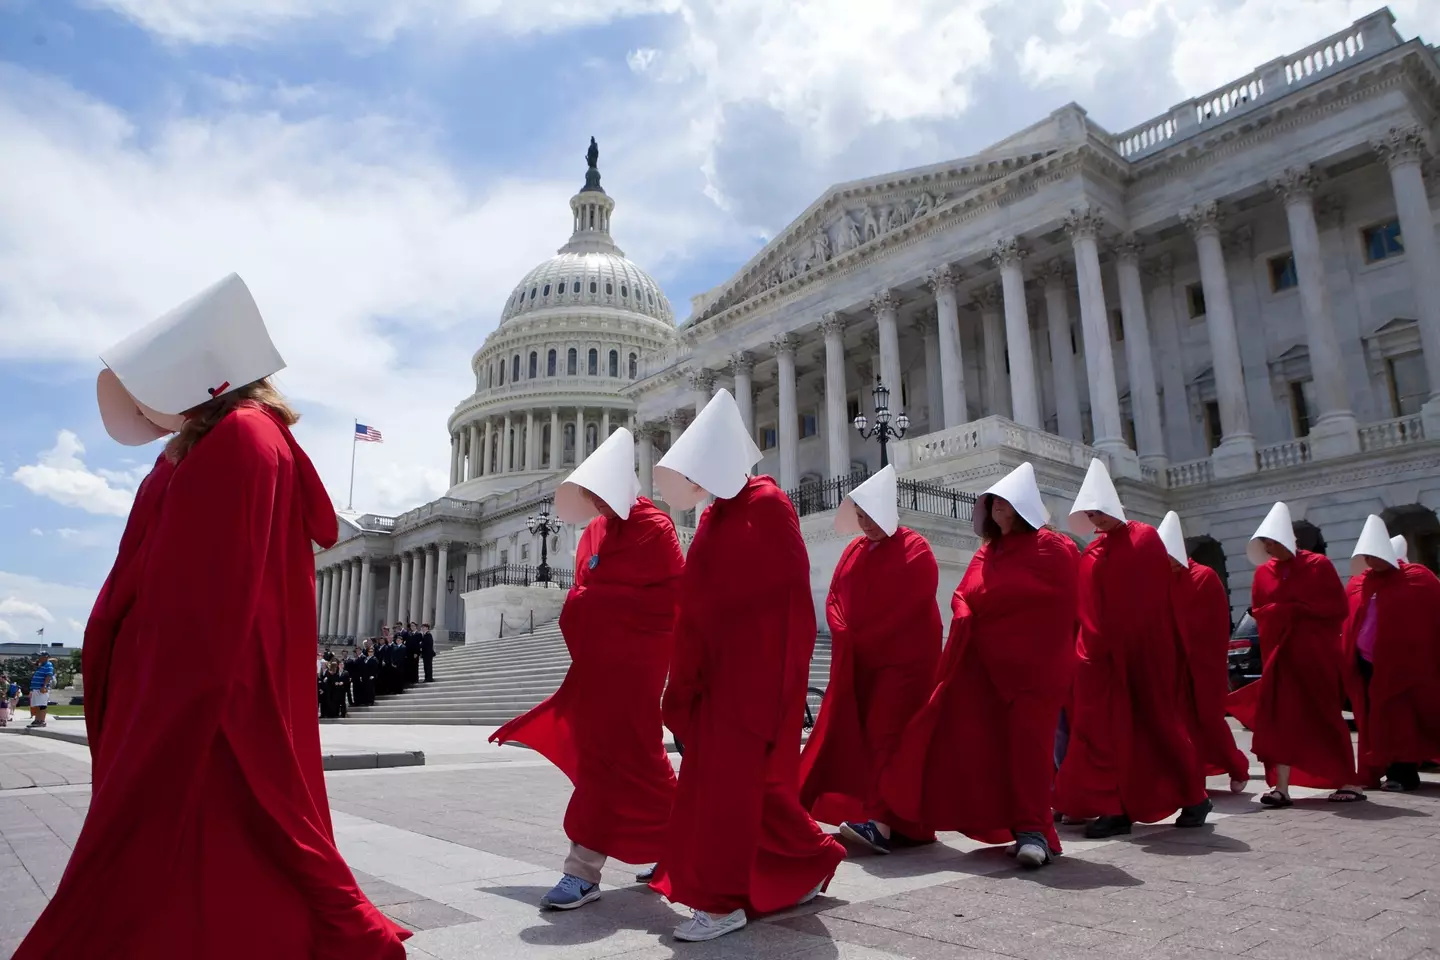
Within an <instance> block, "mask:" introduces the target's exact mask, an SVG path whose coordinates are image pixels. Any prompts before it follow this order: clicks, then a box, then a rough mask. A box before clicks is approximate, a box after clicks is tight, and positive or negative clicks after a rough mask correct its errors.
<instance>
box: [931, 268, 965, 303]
mask: <svg viewBox="0 0 1440 960" xmlns="http://www.w3.org/2000/svg"><path fill="white" fill-rule="evenodd" d="M959 281H960V271H959V270H956V269H955V268H953V267H951V266H950V264H948V263H942V264H941V265H940V266H938V267H936V268H935V269H934V270H931V271H930V272H929V273H927V274H926V275H925V285H926V286H928V287H929V288H930V292H931V293H933V294H935V295H936V296H939V295H940V294H942V293H954V292H955V284H956V283H958V282H959Z"/></svg>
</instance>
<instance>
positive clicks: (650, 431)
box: [635, 420, 661, 442]
mask: <svg viewBox="0 0 1440 960" xmlns="http://www.w3.org/2000/svg"><path fill="white" fill-rule="evenodd" d="M660 430H661V427H660V425H659V424H657V423H651V422H650V421H648V420H647V421H646V422H644V423H637V424H635V439H636V440H646V441H651V442H653V441H654V440H655V439H656V437H657V435H658V434H659V433H660Z"/></svg>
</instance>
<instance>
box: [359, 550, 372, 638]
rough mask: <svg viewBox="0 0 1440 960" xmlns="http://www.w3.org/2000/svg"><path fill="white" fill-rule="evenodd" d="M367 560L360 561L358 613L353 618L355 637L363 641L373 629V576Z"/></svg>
mask: <svg viewBox="0 0 1440 960" xmlns="http://www.w3.org/2000/svg"><path fill="white" fill-rule="evenodd" d="M371 566H372V564H371V563H370V561H369V560H361V561H360V615H359V616H358V617H357V618H356V620H355V638H356V641H357V642H364V640H365V639H366V638H368V637H369V636H370V634H371V632H372V631H373V630H374V629H375V577H374V574H372V573H371V571H370V567H371Z"/></svg>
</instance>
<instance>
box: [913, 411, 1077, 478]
mask: <svg viewBox="0 0 1440 960" xmlns="http://www.w3.org/2000/svg"><path fill="white" fill-rule="evenodd" d="M896 446H897V448H898V449H897V450H896V461H897V466H900V467H902V468H903V467H918V466H921V465H922V464H925V463H927V462H931V461H935V460H946V459H949V458H951V457H958V456H963V455H965V454H967V453H975V452H977V451H980V450H993V449H995V448H997V447H1008V448H1010V449H1012V450H1018V451H1020V452H1022V453H1027V454H1030V455H1032V456H1033V457H1035V458H1036V459H1038V460H1049V461H1051V462H1056V463H1068V464H1070V465H1071V466H1075V467H1082V468H1083V467H1086V466H1088V465H1089V463H1090V460H1091V459H1092V458H1094V457H1097V456H1100V453H1099V451H1097V450H1096V449H1095V448H1094V447H1090V446H1086V445H1085V444H1083V443H1081V442H1080V441H1078V440H1070V439H1067V438H1065V437H1058V436H1056V435H1055V434H1053V433H1046V432H1045V431H1043V430H1038V429H1036V428H1034V427H1026V426H1022V425H1020V424H1018V423H1015V422H1014V421H1013V420H1007V419H1005V418H1004V417H986V418H984V419H983V420H975V421H972V422H970V423H966V424H961V425H960V426H958V427H951V428H950V429H948V430H937V431H936V432H934V433H927V434H925V435H923V436H919V437H916V438H914V439H913V440H904V441H901V442H900V443H899V444H897V445H896ZM905 456H908V458H909V460H908V463H907V462H905V461H904V459H903V458H904V457H905Z"/></svg>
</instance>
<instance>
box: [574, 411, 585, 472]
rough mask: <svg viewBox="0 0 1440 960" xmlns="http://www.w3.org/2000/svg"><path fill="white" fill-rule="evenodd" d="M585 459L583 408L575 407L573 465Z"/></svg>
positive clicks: (577, 464)
mask: <svg viewBox="0 0 1440 960" xmlns="http://www.w3.org/2000/svg"><path fill="white" fill-rule="evenodd" d="M584 459H585V408H584V407H576V408H575V465H576V466H577V467H578V466H579V465H580V461H581V460H584Z"/></svg>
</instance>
